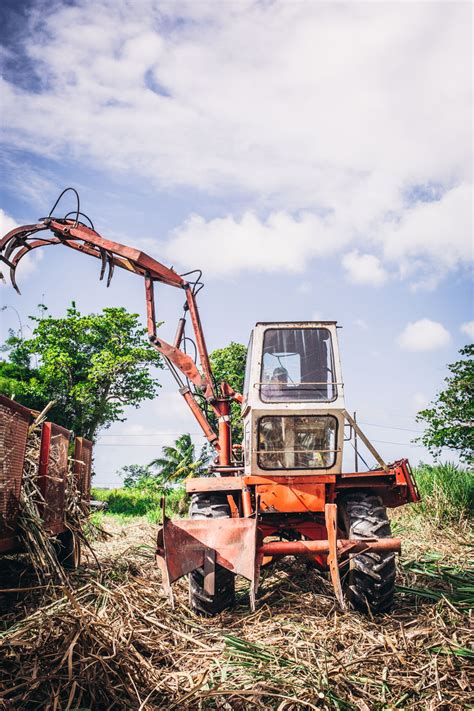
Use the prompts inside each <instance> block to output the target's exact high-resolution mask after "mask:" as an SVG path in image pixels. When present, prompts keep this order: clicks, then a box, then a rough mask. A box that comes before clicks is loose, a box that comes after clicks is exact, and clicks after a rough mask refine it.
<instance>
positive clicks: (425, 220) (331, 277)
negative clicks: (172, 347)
mask: <svg viewBox="0 0 474 711" xmlns="http://www.w3.org/2000/svg"><path fill="white" fill-rule="evenodd" d="M0 12H1V15H2V17H1V18H0V19H1V22H0V27H2V28H3V30H2V35H3V36H2V43H3V49H2V52H1V58H2V87H1V93H2V143H1V149H0V150H1V152H0V158H1V163H2V176H1V190H2V200H1V210H2V211H1V213H0V227H1V230H0V231H1V232H2V233H4V232H6V231H7V230H8V229H10V228H11V227H12V226H14V225H15V224H24V223H29V222H32V221H34V220H36V218H38V217H40V216H42V215H44V214H47V212H49V209H50V206H51V205H52V203H53V202H54V200H55V198H56V196H57V194H58V193H59V192H60V190H61V189H62V188H63V187H65V186H67V185H73V186H75V187H76V188H77V189H78V190H79V192H80V194H81V201H82V205H83V207H84V210H85V212H87V213H88V214H89V215H90V216H91V217H92V219H93V221H94V223H95V226H96V228H97V229H98V230H99V232H101V233H102V234H103V235H104V236H110V237H112V238H115V239H117V240H118V241H122V242H125V243H127V244H132V245H135V244H137V245H140V246H142V248H144V249H145V250H146V251H148V252H149V253H150V254H152V255H153V256H155V257H156V258H158V259H160V260H161V261H163V262H164V263H166V264H173V265H175V266H176V268H178V269H180V270H182V271H184V270H186V269H190V268H196V267H199V268H202V269H203V271H204V276H205V281H206V288H205V290H204V291H203V292H201V294H200V305H201V310H202V316H203V322H204V327H205V330H206V335H207V338H208V341H209V347H210V348H211V349H213V348H216V347H221V346H224V345H226V344H227V343H228V342H229V341H230V340H235V341H240V342H242V343H246V342H247V340H248V336H249V332H250V329H251V328H252V325H253V324H254V323H255V322H256V321H263V320H292V319H295V320H301V319H313V318H314V319H337V320H338V322H339V323H340V325H341V326H342V327H343V328H342V329H341V331H340V341H341V351H342V365H343V373H344V377H345V383H346V398H347V405H348V408H349V409H351V410H357V412H358V416H359V420H360V421H361V422H363V423H364V425H363V426H364V429H365V430H366V431H367V433H368V434H369V436H370V437H371V438H373V440H375V441H376V443H377V446H378V447H379V449H380V451H381V453H382V454H383V455H384V456H385V457H386V458H387V459H392V460H393V459H396V458H400V457H402V456H409V458H410V459H411V460H412V462H414V463H416V462H417V461H418V460H419V459H425V460H426V459H427V458H428V457H427V453H426V452H425V451H424V450H423V448H420V447H416V446H413V445H412V443H411V440H412V438H413V437H415V436H416V432H415V430H418V429H419V428H420V425H418V424H416V422H415V420H414V416H415V414H416V412H417V410H418V409H420V407H422V406H424V405H425V404H426V403H427V402H429V401H430V400H431V399H432V398H433V397H434V395H435V393H436V392H437V391H438V390H439V389H440V387H441V386H442V381H443V378H444V377H445V376H446V364H447V363H449V362H452V361H453V360H455V359H456V355H457V351H458V350H459V348H461V347H462V346H463V345H465V344H466V343H467V342H470V341H472V339H473V338H474V315H473V312H472V287H471V283H472V282H471V273H472V272H471V269H472V256H473V254H472V252H473V250H472V130H471V125H472V123H471V122H472V93H471V86H472V70H471V52H472V38H471V34H470V33H471V14H472V6H471V5H470V4H469V3H429V2H427V3H425V2H423V3H405V2H396V3H376V2H373V3H357V2H351V3H346V4H342V3H333V2H328V3H325V2H307V3H305V2H298V3H294V2H289V1H286V2H277V1H275V2H249V1H247V0H241V1H240V2H226V3H222V2H217V1H216V0H213V1H211V2H205V1H203V2H192V1H188V2H184V1H181V0H177V1H174V2H167V1H163V2H157V1H154V0H135V2H131V0H129V1H126V0H118V1H114V2H112V0H94V2H92V1H91V0H89V1H81V2H48V3H44V2H42V1H38V0H33V1H28V2H4V3H2V7H1V10H0ZM71 208H72V204H71ZM43 252H44V253H43V255H42V256H41V257H40V256H39V252H37V253H36V255H35V258H32V261H30V262H29V263H26V260H25V264H24V265H22V267H20V269H19V270H18V277H19V278H18V281H19V284H20V288H21V289H22V296H21V297H18V296H17V295H16V294H15V293H14V292H13V290H12V289H11V288H10V287H9V286H2V287H1V288H0V298H1V300H2V303H3V304H4V305H8V306H11V307H14V308H15V309H16V310H17V311H18V313H19V315H20V318H21V320H22V323H23V324H24V325H25V330H26V331H27V327H26V324H27V323H28V319H27V317H28V314H31V313H34V312H35V309H36V305H37V303H38V302H39V301H41V300H44V302H45V303H46V304H47V305H48V306H49V308H50V310H51V312H52V313H53V314H54V315H60V314H62V313H64V310H65V308H66V306H67V304H68V303H69V302H70V301H71V300H72V299H74V300H75V301H76V303H77V305H78V306H79V308H80V309H81V310H83V311H97V310H100V309H101V308H103V307H104V306H108V305H117V304H121V305H122V304H123V305H125V306H126V307H127V308H128V309H130V310H133V311H135V312H137V313H140V314H143V313H144V303H143V285H142V283H141V281H140V280H139V279H137V278H134V277H133V276H131V275H127V274H116V275H115V277H114V279H113V281H112V285H111V287H110V288H109V289H108V290H107V289H106V288H105V285H104V284H103V283H99V281H98V267H97V264H96V262H95V260H88V259H86V258H85V257H84V258H83V257H81V256H79V255H77V254H70V253H69V252H68V251H67V250H65V249H61V248H56V249H54V250H50V251H49V252H48V251H47V250H43ZM157 296H158V314H159V318H161V319H163V320H164V321H165V327H164V328H165V331H167V333H168V334H170V333H173V332H174V326H175V322H176V319H177V318H178V316H179V315H180V306H181V302H182V295H181V294H179V293H176V292H175V291H174V290H172V289H169V288H166V287H162V288H160V289H158V294H157ZM1 316H2V324H1V327H2V336H3V337H4V336H5V334H6V333H7V331H8V329H9V328H14V329H16V328H17V327H18V318H17V314H16V313H15V311H14V310H13V308H8V309H6V310H5V311H3V312H2V314H1ZM159 377H160V379H161V380H162V383H163V388H162V391H161V394H160V397H159V398H158V399H157V400H156V401H155V402H150V403H146V404H145V405H144V406H143V407H142V408H141V409H140V410H139V411H137V410H133V411H131V412H130V413H129V417H128V420H127V422H125V423H123V424H120V425H119V424H117V425H114V426H113V427H112V428H111V429H109V430H108V431H106V432H104V433H103V436H102V437H101V439H100V440H99V443H98V446H97V448H96V470H97V472H98V478H97V481H98V482H99V483H103V484H108V485H110V484H112V483H113V482H114V481H116V480H117V479H116V476H115V472H116V470H117V469H118V468H120V466H122V465H124V464H130V463H134V462H148V461H149V460H150V459H151V458H153V457H154V456H156V453H157V451H158V450H159V449H160V448H161V446H162V445H163V444H167V443H169V442H170V441H171V440H172V439H173V436H174V435H173V434H172V433H180V432H183V431H190V432H193V433H198V428H197V426H196V425H195V424H194V421H193V419H192V417H191V416H190V415H189V414H188V413H187V411H186V409H185V406H184V404H183V403H182V402H181V400H180V396H179V395H177V394H175V392H174V388H173V383H172V381H171V379H170V378H169V377H167V376H165V375H162V374H160V376H159ZM366 423H367V424H366ZM195 439H196V442H200V441H201V440H200V437H199V435H198V434H196V437H195ZM444 456H445V458H447V459H450V458H452V453H449V452H446V453H445V455H444ZM348 466H350V464H349V460H348Z"/></svg>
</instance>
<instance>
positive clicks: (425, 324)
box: [397, 318, 451, 351]
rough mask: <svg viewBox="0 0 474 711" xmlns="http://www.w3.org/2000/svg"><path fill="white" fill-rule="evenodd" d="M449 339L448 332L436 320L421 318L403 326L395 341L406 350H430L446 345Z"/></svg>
mask: <svg viewBox="0 0 474 711" xmlns="http://www.w3.org/2000/svg"><path fill="white" fill-rule="evenodd" d="M450 340H451V336H450V335H449V332H448V331H447V330H446V329H445V327H444V326H443V325H442V324H441V323H438V322H437V321H430V319H428V318H422V319H420V320H419V321H414V322H411V323H409V324H407V326H406V327H405V328H404V330H403V331H402V333H401V334H400V335H399V337H398V339H397V341H398V345H399V346H400V348H403V349H404V350H407V351H431V350H435V349H436V348H442V347H443V346H446V345H447V344H448V343H449V341H450Z"/></svg>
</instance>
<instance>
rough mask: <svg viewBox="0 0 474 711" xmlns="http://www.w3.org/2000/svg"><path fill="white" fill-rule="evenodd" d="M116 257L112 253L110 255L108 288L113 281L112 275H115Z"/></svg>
mask: <svg viewBox="0 0 474 711" xmlns="http://www.w3.org/2000/svg"><path fill="white" fill-rule="evenodd" d="M114 267H115V264H114V258H113V256H112V255H110V256H109V275H108V277H107V288H109V286H110V282H111V281H112V277H113V275H114Z"/></svg>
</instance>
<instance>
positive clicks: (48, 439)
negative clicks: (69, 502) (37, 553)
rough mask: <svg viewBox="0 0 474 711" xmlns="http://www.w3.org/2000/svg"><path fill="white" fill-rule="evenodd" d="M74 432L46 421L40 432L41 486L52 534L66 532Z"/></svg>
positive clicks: (45, 519) (45, 512) (46, 525)
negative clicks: (65, 511)
mask: <svg viewBox="0 0 474 711" xmlns="http://www.w3.org/2000/svg"><path fill="white" fill-rule="evenodd" d="M70 437H71V433H70V432H69V430H66V429H65V428H64V427H60V426H59V425H55V424H54V423H52V422H45V423H44V425H43V429H42V433H41V457H40V487H41V492H42V494H43V498H44V500H45V507H44V512H43V521H44V526H45V528H46V529H47V530H49V531H50V532H51V533H59V532H60V531H62V530H63V529H64V500H65V493H66V482H67V472H68V446H69V440H70Z"/></svg>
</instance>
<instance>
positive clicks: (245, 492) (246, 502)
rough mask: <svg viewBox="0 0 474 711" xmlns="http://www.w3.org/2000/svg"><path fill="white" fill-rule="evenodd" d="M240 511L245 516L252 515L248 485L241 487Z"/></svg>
mask: <svg viewBox="0 0 474 711" xmlns="http://www.w3.org/2000/svg"><path fill="white" fill-rule="evenodd" d="M242 513H243V515H244V517H245V518H248V517H249V516H251V515H252V513H253V511H252V498H251V496H250V489H249V488H248V486H244V488H243V489H242Z"/></svg>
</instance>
